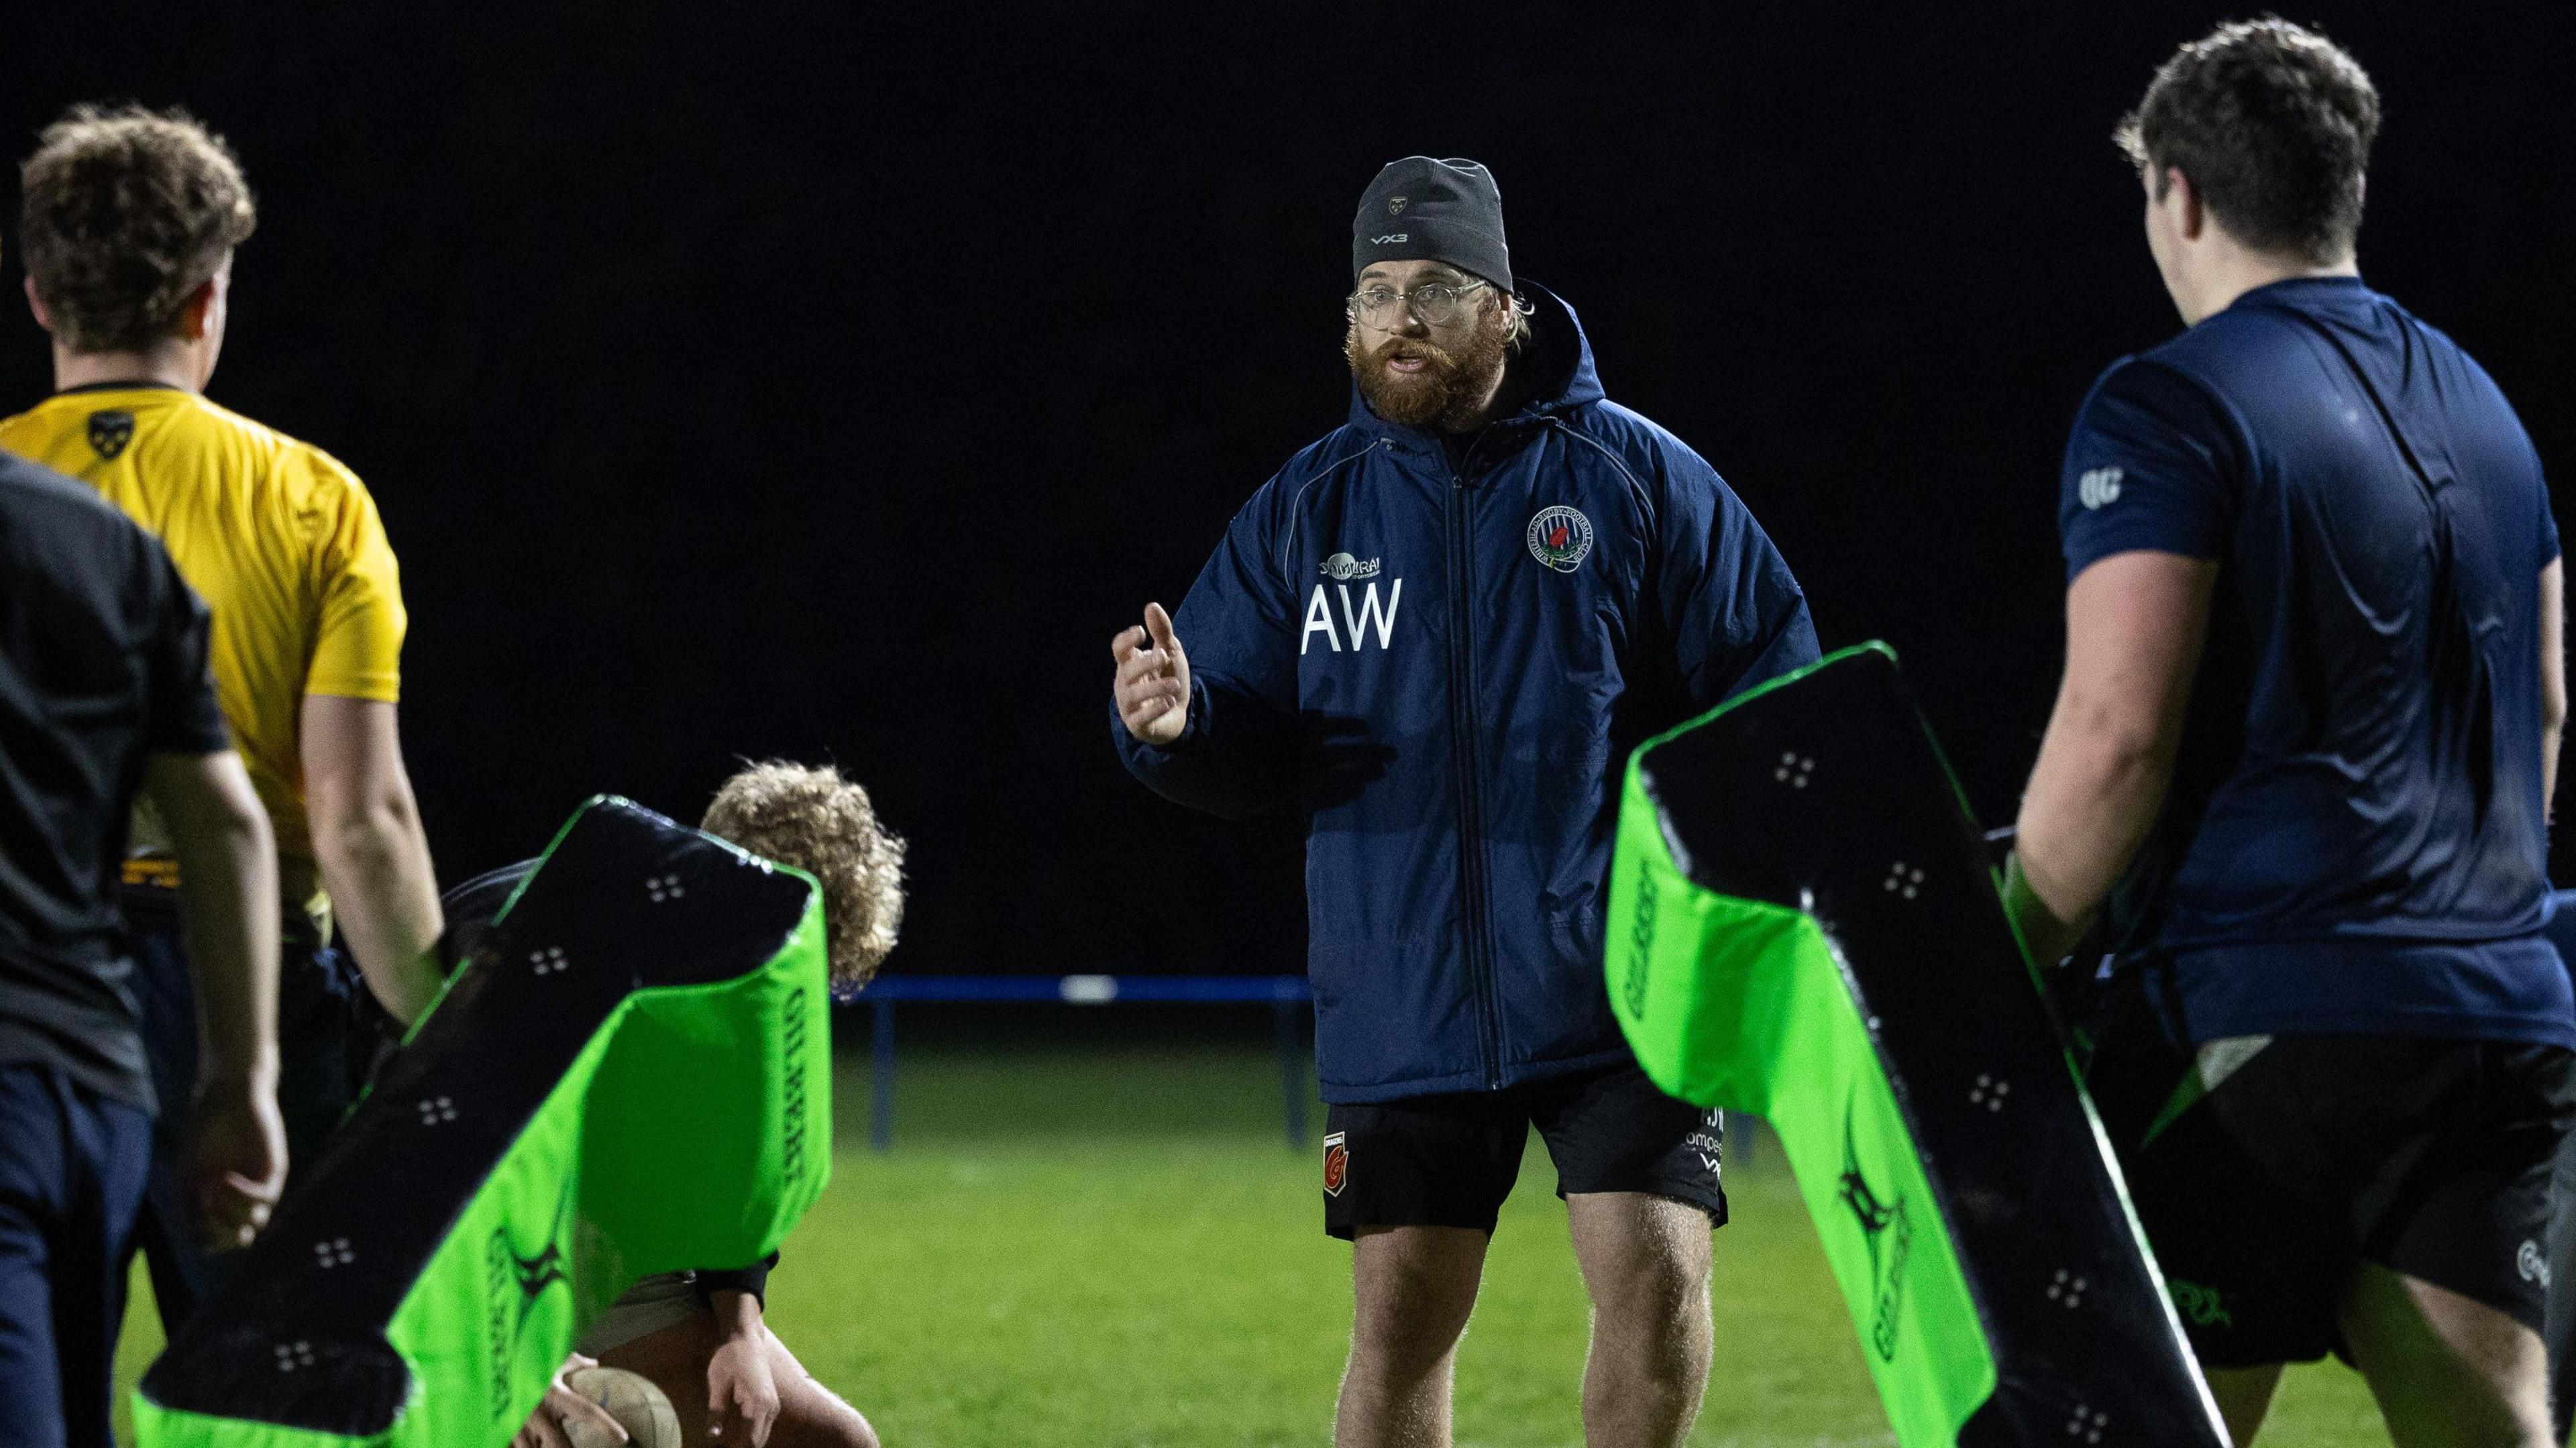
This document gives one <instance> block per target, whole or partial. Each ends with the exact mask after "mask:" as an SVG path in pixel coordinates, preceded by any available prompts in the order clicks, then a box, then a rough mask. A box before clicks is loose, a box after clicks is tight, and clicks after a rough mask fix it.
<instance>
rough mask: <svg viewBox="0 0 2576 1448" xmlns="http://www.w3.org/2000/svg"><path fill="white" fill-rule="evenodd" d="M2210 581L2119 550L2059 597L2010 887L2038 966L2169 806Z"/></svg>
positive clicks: (2078, 930)
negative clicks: (2042, 717)
mask: <svg viewBox="0 0 2576 1448" xmlns="http://www.w3.org/2000/svg"><path fill="white" fill-rule="evenodd" d="M2217 579H2218V565H2217V564H2216V563H2214V562H2210V561H2207V560H2203V559H2196V558H2185V557H2182V556H2180V555H2177V554H2172V553H2149V552H2132V553H2115V554H2113V555H2111V556H2110V557H2107V558H2104V559H2102V560H2101V561H2100V562H2098V563H2095V564H2094V565H2093V566H2091V567H2090V568H2087V569H2085V570H2084V571H2083V572H2082V573H2081V574H2078V575H2077V576H2076V579H2075V581H2074V583H2073V584H2071V585H2069V586H2068V588H2067V590H2066V676H2065V678H2064V679H2063V681H2061V682H2060V684H2059V686H2058V691H2057V707H2056V708H2055V710H2054V711H2052V712H2051V714H2050V715H2049V720H2048V734H2047V736H2046V737H2045V738H2044V739H2042V740H2041V741H2040V746H2039V763H2038V764H2037V766H2035V767H2034V768H2033V769H2032V770H2031V776H2030V788H2029V790H2028V792H2027V793H2025V794H2024V795H2023V796H2022V807H2021V822H2020V828H2019V831H2018V836H2017V838H2018V849H2017V851H2016V853H2015V854H2014V856H2013V861H2012V867H2011V869H2010V870H2009V871H2008V872H2007V885H2006V902H2005V903H2006V906H2007V908H2008V909H2009V910H2010V911H2011V912H2012V915H2013V921H2014V924H2015V925H2017V926H2018V927H2019V928H2020V930H2021V932H2022V939H2023V941H2024V942H2025V944H2027V945H2028V946H2029V948H2030V952H2031V954H2032V956H2033V957H2034V958H2036V959H2038V960H2041V961H2043V962H2045V961H2053V960H2055V959H2057V958H2058V957H2059V956H2061V955H2063V954H2065V953H2066V951H2067V950H2069V949H2071V948H2073V946H2074V944H2075V941H2076V938H2077V937H2078V936H2080V935H2082V934H2083V931H2084V927H2085V925H2086V924H2087V923H2088V922H2089V921H2090V920H2091V919H2092V916H2093V913H2094V911H2095V910H2097V909H2099V908H2100V906H2101V903H2102V899H2103V897H2104V896H2106V895H2108V894H2109V893H2110V891H2111V887H2112V885H2113V884H2115V883H2116V882H2117V881H2118V880H2119V878H2120V875H2121V872H2122V871H2124V870H2126V869H2127V868H2128V866H2129V861H2130V859H2131V857H2133V856H2134V855H2136V854H2137V852H2138V847H2139V846H2140V845H2141V844H2143V843H2144V842H2145V840H2146V837H2147V832H2148V830H2149V829H2151V828H2152V827H2153V826H2154V824H2155V819H2156V812H2157V811H2158V810H2159V809H2161V808H2162V807H2163V805H2164V798H2165V789H2166V787H2167V785H2168V784H2170V783H2171V781H2172V778H2173V764H2174V754H2175V751H2176V749H2177V748H2178V747H2179V746H2180V744H2181V742H2182V726H2183V712H2184V708H2185V706H2186V705H2188V704H2189V703H2190V700H2191V684H2192V676H2193V674H2194V673H2196V672H2197V671H2198V669H2199V667H2200V651H2201V645H2202V642H2203V640H2204V639H2205V638H2206V636H2207V634H2208V629H2209V601H2210V593H2211V589H2212V588H2213V586H2214V585H2215V584H2216V582H2217Z"/></svg>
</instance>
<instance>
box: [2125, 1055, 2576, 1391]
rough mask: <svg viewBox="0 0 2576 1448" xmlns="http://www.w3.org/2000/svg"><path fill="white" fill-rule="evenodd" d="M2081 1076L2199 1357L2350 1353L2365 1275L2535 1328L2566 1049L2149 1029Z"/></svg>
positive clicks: (2574, 1065) (2573, 1115) (2224, 1361)
mask: <svg viewBox="0 0 2576 1448" xmlns="http://www.w3.org/2000/svg"><path fill="white" fill-rule="evenodd" d="M2088 1080H2089V1084H2090V1085H2091V1086H2092V1089H2093V1093H2094V1099H2095V1102H2096V1104H2097V1105H2098V1106H2099V1108H2100V1110H2101V1114H2102V1122H2103V1126H2104V1127H2105V1129H2106V1130H2108V1131H2109V1132H2110V1133H2111V1140H2112V1144H2113V1146H2114V1147H2115V1148H2116V1149H2117V1150H2118V1152H2119V1156H2120V1164H2121V1168H2122V1170H2123V1172H2124V1173H2125V1174H2126V1175H2127V1178H2128V1185H2129V1193H2130V1197H2131V1199H2132V1200H2133V1201H2134V1203H2135V1204H2136V1207H2137V1211H2138V1219H2139V1221H2140V1222H2141V1224H2143V1225H2144V1226H2145V1228H2146V1231H2147V1242H2148V1244H2149V1245H2150V1246H2151V1247H2153V1248H2154V1249H2155V1254H2156V1262H2157V1265H2158V1266H2159V1267H2160V1268H2162V1269H2163V1272H2164V1276H2165V1282H2166V1286H2167V1290H2168V1291H2170V1292H2171V1293H2172V1295H2173V1300H2174V1307H2175V1310H2176V1311H2177V1312H2178V1313H2180V1315H2181V1317H2182V1321H2183V1328H2184V1330H2185V1332H2187V1333H2188V1334H2189V1336H2190V1338H2191V1344H2192V1348H2193V1350H2194V1351H2195V1352H2197V1353H2198V1354H2199V1356H2200V1360H2201V1361H2202V1362H2203V1363H2205V1364H2207V1365H2209V1366H2211V1367H2220V1368H2242V1367H2258V1366H2263V1365H2266V1364H2270V1363H2278V1362H2308V1361H2313V1360H2314V1359H2317V1358H2319V1357H2322V1356H2324V1355H2325V1354H2327V1353H2329V1352H2332V1353H2335V1354H2336V1355H2338V1356H2347V1357H2348V1356H2349V1354H2348V1353H2347V1351H2346V1349H2345V1345H2344V1342H2343V1334H2342V1329H2341V1328H2340V1326H2339V1325H2338V1313H2339V1309H2340V1307H2341V1304H2342V1301H2343V1296H2344V1293H2345V1291H2346V1290H2347V1289H2348V1288H2349V1287H2350V1285H2351V1283H2352V1280H2353V1274H2354V1273H2355V1272H2356V1271H2357V1270H2358V1269H2359V1268H2360V1266H2361V1265H2362V1264H2363V1263H2372V1264H2375V1265H2378V1266H2381V1267H2384V1268H2387V1269H2388V1270H2390V1271H2393V1272H2398V1273H2402V1274H2404V1275H2405V1276H2408V1277H2412V1278H2415V1279H2417V1280H2419V1281H2423V1282H2429V1283H2432V1284H2433V1285H2434V1286H2436V1287H2443V1288H2448V1289H2449V1290H2451V1291H2453V1292H2457V1293H2459V1294H2461V1295H2462V1296H2464V1297H2468V1298H2470V1299H2471V1300H2473V1301H2476V1302H2479V1303H2483V1304H2485V1305H2486V1306H2488V1307H2492V1308H2494V1309H2495V1310H2497V1311H2499V1312H2502V1313H2505V1314H2507V1315H2509V1316H2511V1317H2512V1318H2514V1319H2515V1320H2516V1321H2518V1322H2521V1323H2523V1324H2524V1325H2526V1326H2528V1327H2530V1328H2531V1329H2532V1330H2533V1331H2535V1332H2537V1331H2539V1330H2540V1327H2541V1318H2542V1308H2543V1304H2544V1301H2545V1299H2546V1297H2547V1294H2548V1289H2549V1280H2550V1265H2549V1259H2548V1247H2549V1183H2550V1174H2551V1166H2552V1162H2553V1159H2554V1158H2555V1156H2556V1154H2557V1151H2558V1145H2559V1142H2560V1140H2561V1138H2562V1137H2564V1136H2565V1134H2566V1133H2567V1130H2568V1128H2569V1124H2570V1122H2571V1121H2576V1053H2570V1052H2569V1051H2567V1050H2566V1049H2565V1048H2563V1047H2559V1046H2550V1045H2533V1044H2526V1043H2521V1042H2510V1041H2478V1040H2464V1039H2454V1038H2444V1037H2428V1036H2394V1035H2324V1034H2319V1035H2279V1036H2271V1037H2261V1036H2249V1037H2238V1038H2235V1039H2233V1040H2229V1041H2216V1042H2210V1043H2208V1044H2206V1045H2204V1046H2202V1047H2200V1048H2199V1049H2198V1050H2197V1051H2193V1050H2190V1049H2187V1048H2184V1047H2180V1046H2176V1045H2174V1044H2171V1043H2170V1042H2169V1041H2167V1040H2165V1039H2162V1038H2160V1036H2159V1035H2158V1034H2156V1033H2155V1032H2154V1028H2153V1027H2152V1026H2147V1027H2145V1028H2144V1029H2143V1030H2138V1029H2132V1030H2108V1029H2106V1031H2105V1032H2104V1034H2103V1037H2102V1043H2101V1046H2100V1049H2099V1050H2098V1051H2097V1053H2096V1054H2095V1057H2094V1060H2093V1067H2092V1070H2091V1072H2090V1073H2089V1077H2088Z"/></svg>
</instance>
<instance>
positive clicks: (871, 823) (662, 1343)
mask: <svg viewBox="0 0 2576 1448" xmlns="http://www.w3.org/2000/svg"><path fill="white" fill-rule="evenodd" d="M700 827H701V828H703V829H704V830H706V832H707V833H709V834H711V835H715V836H718V837H719V838H722V839H724V840H727V841H730V842H731V843H733V844H735V845H739V846H741V847H742V848H743V849H745V850H748V851H750V852H751V853H753V854H755V855H758V856H760V857H762V858H763V859H768V860H775V861H777V862H779V863H780V864H785V865H793V866H795V867H796V868H797V869H800V870H803V871H805V872H806V873H807V874H809V875H812V876H813V877H814V878H815V879H816V880H818V881H820V882H822V886H823V933H824V938H825V944H826V947H827V950H828V953H829V955H830V958H831V974H832V984H833V985H834V986H836V987H837V986H857V985H861V984H864V983H865V982H866V981H867V979H868V977H869V976H871V975H873V974H875V973H876V968H877V966H878V964H879V963H880V962H882V961H883V960H884V959H885V957H886V952H888V951H890V950H892V949H894V940H895V929H896V927H897V926H898V925H899V924H901V923H902V919H903V851H904V845H903V841H902V840H901V839H899V838H897V837H895V836H894V835H892V834H890V833H888V832H887V831H886V830H885V829H884V828H883V827H882V826H880V825H879V824H878V823H877V817H876V809H875V807H874V806H873V805H872V804H871V803H870V802H869V800H868V792H867V791H866V790H865V789H862V788H860V787H859V786H858V785H857V784H855V783H853V782H851V781H850V780H848V779H845V778H843V777H842V775H841V773H840V771H838V770H836V769H829V768H824V769H811V768H807V767H806V766H804V765H801V764H784V763H769V764H755V765H753V766H751V767H750V768H748V769H745V770H743V771H742V772H741V773H739V774H736V775H735V776H733V777H732V778H731V779H728V780H726V781H725V783H724V787H723V788H722V789H719V790H718V791H717V792H716V797H715V802H714V803H713V804H710V805H708V806H707V813H706V818H705V819H704V820H703V821H702V822H701V826H700ZM534 868H535V862H534V861H529V862H526V863H522V864H518V865H513V866H510V867H508V868H506V869H501V870H495V871H493V872H492V873H490V874H488V875H484V876H481V877H479V878H477V879H475V880H472V881H469V882H467V883H466V884H464V885H461V886H458V887H457V888H456V889H455V890H454V891H452V892H451V893H450V894H449V895H448V897H447V900H446V906H447V918H448V920H449V922H450V927H449V928H450V931H451V937H452V939H451V944H454V945H461V946H462V947H463V949H464V950H466V951H470V949H471V948H472V943H473V942H472V940H471V939H467V938H464V933H465V932H467V931H469V930H472V931H475V932H478V933H479V932H480V931H481V930H487V929H489V927H490V921H491V919H492V916H493V915H494V913H495V912H497V911H498V910H499V909H500V907H501V905H502V904H503V902H505V901H507V900H508V899H509V898H510V894H511V892H512V891H514V890H516V889H517V888H518V886H519V882H520V881H521V880H524V879H525V878H526V877H527V875H528V872H529V871H530V870H532V869H534ZM468 922H471V924H470V925H469V924H468ZM460 953H462V952H460ZM777 1261H778V1258H777V1254H775V1253H772V1254H771V1255H770V1257H769V1259H768V1260H767V1261H765V1262H757V1263H754V1264H752V1265H751V1266H749V1267H744V1268H739V1269H734V1270H699V1271H695V1272H666V1273H658V1274H656V1275H654V1276H650V1277H645V1278H642V1279H640V1280H639V1281H637V1282H636V1283H635V1285H634V1286H633V1287H631V1288H629V1289H627V1292H626V1295H625V1296H623V1297H620V1298H619V1299H617V1301H616V1302H615V1303H613V1304H611V1305H610V1307H609V1309H608V1310H607V1311H606V1312H604V1313H602V1314H601V1315H600V1316H599V1318H598V1319H597V1320H596V1321H594V1322H592V1323H591V1324H590V1326H589V1327H588V1328H586V1329H584V1330H583V1332H582V1334H581V1336H580V1338H579V1340H578V1341H577V1342H576V1343H575V1344H574V1351H575V1354H576V1356H575V1359H574V1362H575V1363H581V1362H582V1361H583V1360H584V1359H596V1360H597V1362H598V1363H599V1364H600V1365H601V1366H605V1367H611V1368H620V1369H623V1370H625V1371H627V1372H631V1373H635V1374H638V1375H640V1376H642V1377H645V1378H648V1379H650V1380H651V1381H652V1383H653V1385H654V1386H655V1387H657V1388H660V1389H661V1390H662V1392H663V1395H664V1396H666V1397H668V1398H669V1399H670V1400H671V1407H672V1409H673V1411H674V1412H675V1413H676V1414H677V1415H678V1418H679V1422H680V1430H681V1438H682V1441H683V1442H687V1443H693V1444H694V1443H710V1442H712V1443H716V1444H721V1445H732V1444H747V1445H750V1448H764V1445H776V1448H877V1436H876V1430H875V1429H873V1428H871V1427H869V1426H868V1420H867V1419H866V1418H864V1417H862V1416H860V1414H859V1411H858V1410H857V1409H856V1408H853V1407H851V1406H850V1405H849V1404H848V1403H846V1402H843V1401H842V1400H841V1399H840V1397H839V1396H838V1395H836V1394H835V1393H833V1392H832V1390H831V1389H829V1388H826V1387H824V1386H823V1385H822V1384H821V1383H819V1382H816V1381H815V1380H814V1378H813V1376H812V1375H811V1374H809V1373H807V1372H806V1371H805V1366H804V1364H802V1363H800V1362H798V1361H797V1360H796V1355H795V1354H794V1353H792V1352H789V1351H788V1350H787V1345H786V1344H785V1343H783V1342H780V1341H779V1340H778V1334H777V1333H775V1332H772V1331H770V1330H769V1327H768V1324H767V1323H765V1322H764V1321H762V1317H761V1308H762V1305H763V1298H764V1293H765V1290H766V1287H767V1283H768V1278H769V1272H770V1269H771V1268H772V1267H773V1266H775V1265H776V1264H777ZM568 1417H571V1418H587V1419H590V1420H591V1421H593V1422H601V1421H603V1420H602V1418H601V1415H600V1414H599V1410H598V1409H597V1408H596V1407H595V1406H593V1405H592V1404H590V1403H589V1402H587V1401H586V1400H584V1399H582V1398H581V1397H580V1396H579V1395H577V1394H575V1393H573V1392H572V1391H571V1390H570V1389H568V1388H566V1387H565V1386H564V1385H563V1379H562V1378H561V1377H560V1376H558V1377H557V1378H556V1380H555V1387H554V1389H553V1390H552V1391H550V1392H549V1393H547V1395H546V1400H545V1402H544V1403H542V1404H540V1405H539V1406H538V1408H537V1411H536V1412H535V1413H534V1414H532V1415H530V1417H529V1419H528V1422H527V1425H526V1426H525V1427H523V1428H521V1429H520V1430H519V1433H518V1436H517V1437H515V1438H514V1439H512V1444H513V1448H567V1445H568V1444H569V1443H570V1441H571V1440H570V1439H569V1437H568V1436H567V1435H566V1433H565V1429H564V1422H563V1420H564V1419H566V1418H568Z"/></svg>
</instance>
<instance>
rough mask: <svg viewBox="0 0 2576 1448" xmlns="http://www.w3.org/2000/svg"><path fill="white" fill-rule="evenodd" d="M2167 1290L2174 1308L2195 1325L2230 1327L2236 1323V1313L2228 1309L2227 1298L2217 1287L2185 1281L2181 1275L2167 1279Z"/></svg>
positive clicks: (2184, 1318) (2185, 1319)
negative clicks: (2220, 1293) (2221, 1294)
mask: <svg viewBox="0 0 2576 1448" xmlns="http://www.w3.org/2000/svg"><path fill="white" fill-rule="evenodd" d="M2165 1292H2166V1294H2167V1295H2168V1296H2170V1297H2172V1298H2173V1304H2174V1310H2175V1311H2176V1312H2179V1313H2181V1314H2182V1315H2183V1320H2184V1321H2186V1322H2189V1323H2190V1324H2191V1325H2192V1326H2194V1327H2229V1328H2232V1327H2234V1326H2235V1325H2236V1316H2235V1314H2233V1313H2231V1312H2229V1311H2228V1310H2227V1299H2226V1298H2224V1297H2222V1296H2220V1295H2219V1292H2218V1289H2217V1288H2215V1287H2203V1286H2201V1285H2200V1284H2199V1283H2197V1282H2185V1281H2183V1280H2182V1279H2181V1278H2179V1277H2168V1278H2166V1279H2165Z"/></svg>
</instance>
